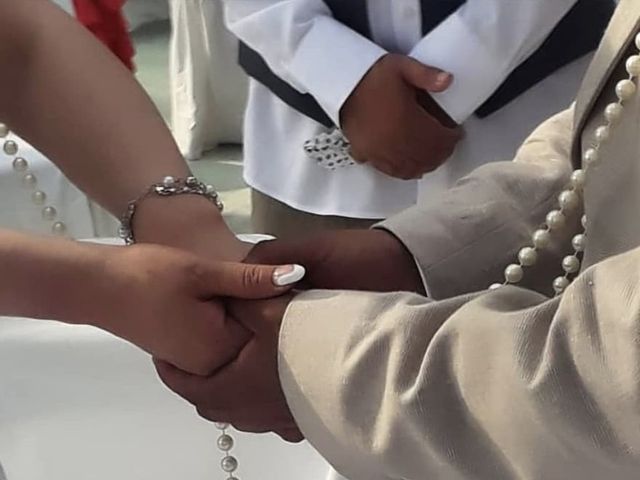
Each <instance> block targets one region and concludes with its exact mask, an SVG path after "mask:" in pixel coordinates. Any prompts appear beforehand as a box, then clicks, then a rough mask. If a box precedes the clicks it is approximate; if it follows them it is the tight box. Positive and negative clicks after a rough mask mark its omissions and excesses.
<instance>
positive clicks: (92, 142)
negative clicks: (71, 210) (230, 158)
mask: <svg viewBox="0 0 640 480" xmlns="http://www.w3.org/2000/svg"><path fill="white" fill-rule="evenodd" d="M9 22H10V23H11V28H6V27H4V26H3V24H4V23H7V24H9ZM0 63H1V64H2V65H3V69H2V70H3V71H2V76H0V90H2V92H4V93H5V95H1V96H0V97H1V98H0V119H2V120H3V121H5V122H6V123H8V124H9V125H10V127H11V128H12V129H13V130H15V131H16V132H17V133H18V134H20V135H21V136H23V137H24V138H26V139H27V140H29V141H30V142H32V143H33V144H35V145H36V146H37V147H38V148H39V149H40V150H42V151H44V152H45V153H46V154H47V155H48V156H49V157H50V158H51V159H52V160H53V161H54V162H55V163H56V164H57V165H58V166H60V167H61V169H62V170H63V171H64V172H65V173H66V174H67V175H68V177H69V178H70V179H71V180H72V181H73V182H74V183H76V184H78V185H79V186H80V188H82V189H83V190H84V191H86V192H87V194H88V195H89V196H91V197H92V198H95V199H96V200H97V201H98V202H99V203H101V204H102V205H104V206H105V207H106V208H107V209H109V210H110V211H111V212H112V213H114V214H121V213H122V212H123V210H124V208H125V205H126V203H127V201H129V200H131V199H132V198H135V197H136V196H137V195H139V194H140V193H141V191H142V189H143V188H145V187H146V186H148V185H149V184H150V183H152V182H156V181H159V180H161V179H162V177H163V176H165V175H174V176H184V175H185V174H186V173H187V172H188V167H187V165H186V164H185V162H184V161H183V159H182V158H181V156H180V153H179V152H178V150H177V147H176V145H175V143H174V142H173V140H172V137H171V135H170V132H169V130H168V129H167V127H166V126H165V124H164V122H163V120H162V118H161V117H160V115H159V114H158V112H157V111H156V109H155V108H154V106H153V105H152V103H151V101H150V100H149V98H148V97H147V96H146V95H145V93H144V91H143V90H142V89H141V88H140V86H139V85H138V84H137V82H136V81H135V79H134V78H133V76H132V75H131V73H130V72H129V71H127V70H126V69H125V68H124V67H123V66H122V65H121V64H120V63H119V62H118V61H117V59H116V58H115V57H113V56H112V55H111V54H110V53H109V52H108V51H107V50H106V49H105V48H104V47H102V45H100V44H99V43H98V42H97V41H96V40H95V39H94V38H93V37H92V36H91V35H90V34H89V33H88V32H87V31H86V30H85V29H84V28H83V27H82V26H81V25H79V24H77V23H76V22H75V21H73V20H72V19H71V18H70V17H68V16H67V15H66V14H65V13H63V12H62V11H60V10H59V9H58V8H57V7H55V6H54V5H52V4H50V2H49V1H48V0H21V1H20V2H16V1H14V0H0Z"/></svg>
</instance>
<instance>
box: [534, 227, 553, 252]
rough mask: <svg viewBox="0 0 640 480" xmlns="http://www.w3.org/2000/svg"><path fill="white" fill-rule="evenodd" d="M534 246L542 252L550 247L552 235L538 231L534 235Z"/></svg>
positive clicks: (544, 231) (545, 231)
mask: <svg viewBox="0 0 640 480" xmlns="http://www.w3.org/2000/svg"><path fill="white" fill-rule="evenodd" d="M532 240H533V246H534V247H536V248H537V249H539V250H541V249H543V248H545V247H546V246H547V245H549V242H550V241H551V234H550V233H549V232H548V231H547V230H536V231H535V232H534V233H533V237H532Z"/></svg>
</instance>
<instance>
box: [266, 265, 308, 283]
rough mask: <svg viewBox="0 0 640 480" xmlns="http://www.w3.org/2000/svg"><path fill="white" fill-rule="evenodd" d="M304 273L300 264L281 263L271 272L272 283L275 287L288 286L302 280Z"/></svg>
mask: <svg viewBox="0 0 640 480" xmlns="http://www.w3.org/2000/svg"><path fill="white" fill-rule="evenodd" d="M306 273H307V271H306V270H305V269H304V267H303V266H302V265H283V266H282V267H278V268H276V270H275V271H274V272H273V284H274V285H275V286H277V287H288V286H289V285H293V284H294V283H298V282H299V281H300V280H302V279H303V278H304V276H305V274H306Z"/></svg>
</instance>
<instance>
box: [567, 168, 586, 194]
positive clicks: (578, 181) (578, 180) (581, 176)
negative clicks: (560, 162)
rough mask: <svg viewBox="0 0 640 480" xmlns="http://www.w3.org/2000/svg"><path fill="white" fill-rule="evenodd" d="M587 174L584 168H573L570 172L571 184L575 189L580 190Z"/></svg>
mask: <svg viewBox="0 0 640 480" xmlns="http://www.w3.org/2000/svg"><path fill="white" fill-rule="evenodd" d="M586 178H587V176H586V174H585V171H584V170H574V172H573V173H572V174H571V186H572V187H573V188H574V189H575V190H582V189H583V187H584V182H585V180H586Z"/></svg>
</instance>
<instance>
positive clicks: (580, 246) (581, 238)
mask: <svg viewBox="0 0 640 480" xmlns="http://www.w3.org/2000/svg"><path fill="white" fill-rule="evenodd" d="M571 245H573V249H574V250H575V251H576V252H584V249H585V248H586V246H587V237H586V235H584V234H583V233H579V234H578V235H576V236H575V237H573V239H572V240H571Z"/></svg>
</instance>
